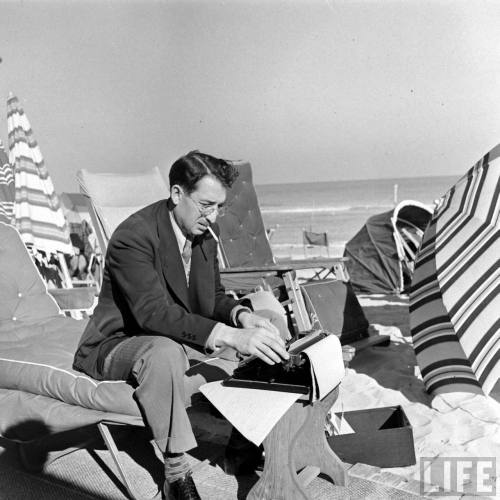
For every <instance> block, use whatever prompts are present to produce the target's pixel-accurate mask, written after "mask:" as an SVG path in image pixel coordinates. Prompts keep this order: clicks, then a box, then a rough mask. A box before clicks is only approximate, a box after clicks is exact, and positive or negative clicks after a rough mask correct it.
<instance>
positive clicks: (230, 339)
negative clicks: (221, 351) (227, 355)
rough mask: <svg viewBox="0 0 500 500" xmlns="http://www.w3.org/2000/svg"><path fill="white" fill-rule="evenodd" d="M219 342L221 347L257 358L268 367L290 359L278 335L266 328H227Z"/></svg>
mask: <svg viewBox="0 0 500 500" xmlns="http://www.w3.org/2000/svg"><path fill="white" fill-rule="evenodd" d="M262 319H264V318H262ZM271 326H272V325H271ZM273 328H274V327H273ZM220 340H221V341H222V344H223V345H226V346H229V347H232V348H233V349H236V350H237V351H238V352H239V353H240V354H243V355H244V356H248V355H253V356H257V357H258V358H260V359H262V361H264V362H266V363H267V364H269V365H274V363H280V362H281V361H283V360H286V359H289V357H290V356H289V354H288V352H287V351H286V348H285V342H284V341H283V339H282V338H281V337H280V336H279V333H277V331H276V332H274V331H270V330H268V329H267V328H262V327H255V328H239V329H238V328H227V329H225V330H224V331H223V332H222V335H221V339H220Z"/></svg>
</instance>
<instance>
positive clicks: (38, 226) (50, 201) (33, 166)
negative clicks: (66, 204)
mask: <svg viewBox="0 0 500 500" xmlns="http://www.w3.org/2000/svg"><path fill="white" fill-rule="evenodd" d="M7 128H8V132H9V160H10V164H11V165H12V167H13V169H14V177H15V203H14V217H15V225H16V227H17V229H18V230H19V232H20V234H21V237H22V239H23V241H24V242H25V244H27V245H28V246H32V247H34V248H36V249H37V250H42V251H45V252H46V253H47V254H51V253H57V252H61V253H69V254H73V247H72V245H71V241H70V237H69V228H68V223H67V221H66V219H65V217H64V213H63V211H62V209H61V205H60V202H59V198H58V196H57V194H56V192H55V190H54V185H53V184H52V180H51V178H50V175H49V172H48V170H47V168H46V166H45V163H44V160H43V157H42V154H41V152H40V148H39V147H38V144H37V142H36V140H35V139H34V137H33V132H32V130H31V126H30V124H29V121H28V119H27V117H26V115H25V114H24V111H23V109H22V108H21V106H20V105H19V101H18V99H17V97H15V96H13V95H12V94H11V95H10V96H9V98H8V100H7Z"/></svg>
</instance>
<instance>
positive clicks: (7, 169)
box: [0, 141, 14, 224]
mask: <svg viewBox="0 0 500 500" xmlns="http://www.w3.org/2000/svg"><path fill="white" fill-rule="evenodd" d="M13 214H14V172H13V170H12V167H11V166H10V163H9V159H8V157H7V155H6V154H5V150H4V147H3V144H2V141H0V222H5V223H7V224H10V223H11V222H12V217H13Z"/></svg>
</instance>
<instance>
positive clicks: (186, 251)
mask: <svg viewBox="0 0 500 500" xmlns="http://www.w3.org/2000/svg"><path fill="white" fill-rule="evenodd" d="M191 245H192V242H191V240H190V239H186V243H184V248H183V249H182V260H183V261H184V265H188V264H189V262H190V261H191V253H192V248H191Z"/></svg>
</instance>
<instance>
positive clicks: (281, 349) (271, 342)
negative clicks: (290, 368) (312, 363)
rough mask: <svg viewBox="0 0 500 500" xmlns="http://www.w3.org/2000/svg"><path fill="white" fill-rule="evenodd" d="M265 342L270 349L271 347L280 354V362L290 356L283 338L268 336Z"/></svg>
mask: <svg viewBox="0 0 500 500" xmlns="http://www.w3.org/2000/svg"><path fill="white" fill-rule="evenodd" d="M264 343H265V345H266V346H267V347H268V348H269V349H271V350H272V351H273V352H275V353H276V354H277V355H278V356H279V360H278V361H279V362H281V361H283V360H284V359H288V358H289V357H290V355H289V354H288V352H287V350H286V349H285V345H284V343H283V340H282V339H275V338H267V339H266V340H265V342H264Z"/></svg>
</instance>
